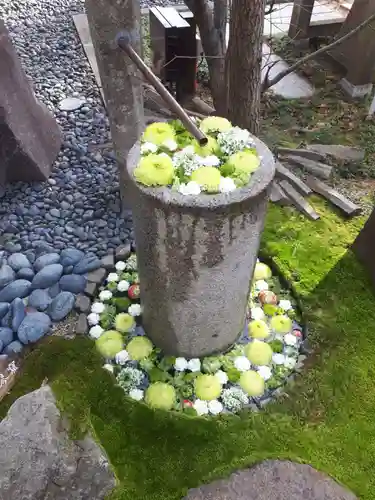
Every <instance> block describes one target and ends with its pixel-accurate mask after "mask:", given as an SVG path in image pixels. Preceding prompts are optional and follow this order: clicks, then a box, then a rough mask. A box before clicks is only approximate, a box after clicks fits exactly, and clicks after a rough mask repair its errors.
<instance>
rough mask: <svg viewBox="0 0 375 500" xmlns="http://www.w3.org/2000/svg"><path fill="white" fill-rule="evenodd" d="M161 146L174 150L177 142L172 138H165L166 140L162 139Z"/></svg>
mask: <svg viewBox="0 0 375 500" xmlns="http://www.w3.org/2000/svg"><path fill="white" fill-rule="evenodd" d="M163 146H164V147H165V148H167V149H169V151H176V149H177V147H178V145H177V142H176V141H175V140H173V139H167V140H166V141H164V142H163Z"/></svg>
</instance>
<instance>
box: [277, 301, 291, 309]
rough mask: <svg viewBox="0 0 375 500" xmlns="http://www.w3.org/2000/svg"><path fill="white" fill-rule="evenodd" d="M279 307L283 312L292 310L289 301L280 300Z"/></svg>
mask: <svg viewBox="0 0 375 500" xmlns="http://www.w3.org/2000/svg"><path fill="white" fill-rule="evenodd" d="M279 307H281V309H283V310H284V311H289V310H290V309H293V307H292V303H291V302H290V300H284V299H282V300H280V302H279Z"/></svg>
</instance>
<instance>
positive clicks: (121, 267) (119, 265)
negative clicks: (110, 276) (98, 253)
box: [115, 260, 126, 271]
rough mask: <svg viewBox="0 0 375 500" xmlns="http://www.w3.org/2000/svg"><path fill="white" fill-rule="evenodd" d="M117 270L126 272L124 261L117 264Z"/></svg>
mask: <svg viewBox="0 0 375 500" xmlns="http://www.w3.org/2000/svg"><path fill="white" fill-rule="evenodd" d="M115 268H116V270H117V271H124V270H125V269H126V263H125V262H124V261H123V260H119V261H118V262H116V265H115Z"/></svg>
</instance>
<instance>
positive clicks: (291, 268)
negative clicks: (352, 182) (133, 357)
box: [0, 200, 375, 500]
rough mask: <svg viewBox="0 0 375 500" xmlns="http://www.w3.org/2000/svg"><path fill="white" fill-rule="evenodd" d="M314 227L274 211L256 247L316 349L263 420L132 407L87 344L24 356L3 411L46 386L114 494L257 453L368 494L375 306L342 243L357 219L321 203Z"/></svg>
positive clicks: (155, 487) (219, 468) (171, 493)
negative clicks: (295, 298) (98, 449)
mask: <svg viewBox="0 0 375 500" xmlns="http://www.w3.org/2000/svg"><path fill="white" fill-rule="evenodd" d="M314 203H315V206H316V207H318V209H319V211H320V213H321V214H323V217H322V219H321V220H320V221H317V222H310V221H308V220H306V219H305V218H303V217H302V216H301V215H299V214H297V213H296V212H294V211H293V210H291V209H280V208H277V207H270V210H269V214H268V220H267V224H266V229H265V231H264V237H263V244H262V249H263V252H265V253H267V254H268V255H271V256H272V257H273V258H274V260H275V261H276V263H277V265H278V266H279V267H280V269H281V270H282V271H283V273H284V274H285V275H286V276H287V277H288V278H289V279H290V280H292V282H293V285H294V287H295V290H296V291H297V292H298V294H299V295H300V296H301V297H302V300H303V305H304V309H305V312H306V314H307V317H308V319H309V324H310V336H311V341H312V344H313V345H314V346H315V353H314V355H313V356H312V357H311V358H310V362H309V364H308V367H306V369H305V372H304V373H303V375H302V376H301V377H300V378H298V379H297V380H296V382H295V383H294V385H293V387H290V388H289V390H288V396H286V397H284V398H282V399H280V400H279V401H278V402H277V403H274V404H272V405H271V406H269V407H267V409H266V410H265V411H263V412H260V413H258V414H249V413H244V414H243V415H241V416H237V417H234V416H231V417H227V418H219V419H217V420H205V419H202V418H191V417H188V416H184V415H181V414H178V415H174V414H168V413H164V412H153V411H152V410H150V409H149V408H147V407H145V406H144V405H142V404H139V403H134V402H132V401H129V400H127V399H126V398H125V397H124V396H123V394H122V391H121V389H119V388H117V387H115V385H114V383H113V380H112V378H111V375H110V374H109V373H107V372H105V371H104V370H102V369H101V360H100V359H99V357H98V355H97V354H96V352H95V350H94V348H93V343H92V342H91V341H90V340H89V339H86V338H76V339H75V340H64V339H62V338H49V339H47V340H46V341H45V342H44V343H43V344H40V345H39V346H38V347H37V348H36V349H35V350H34V351H33V352H32V353H31V354H30V355H29V356H28V358H27V359H26V361H25V363H24V368H23V373H22V376H20V378H19V381H18V383H17V384H16V385H15V387H14V389H13V390H12V392H11V394H10V395H9V396H8V397H7V398H5V399H4V400H3V402H2V404H1V406H0V410H1V415H2V416H3V415H5V413H6V411H7V409H8V408H9V405H10V404H11V403H12V402H13V401H14V400H15V399H16V398H17V397H19V396H20V395H21V394H24V393H25V392H27V391H30V390H32V389H35V388H37V387H39V386H40V384H41V382H42V381H43V380H45V379H47V380H48V382H49V383H50V384H51V385H52V388H53V390H54V392H55V394H56V396H57V399H58V403H59V405H60V407H61V408H62V409H63V410H65V411H66V412H67V413H68V414H69V415H70V417H71V419H72V423H73V432H74V433H75V434H79V433H80V432H82V431H84V430H85V429H87V428H90V429H91V430H92V431H93V433H94V434H95V436H96V438H97V439H98V441H99V442H100V443H101V444H102V445H103V447H104V448H105V450H106V451H107V453H108V456H109V460H110V462H111V464H112V466H113V468H114V470H115V472H116V475H117V478H118V482H119V484H118V488H117V490H116V491H115V492H114V493H113V495H112V497H111V498H113V499H118V500H119V499H121V500H127V499H129V500H130V499H131V500H135V499H139V500H141V499H142V500H172V499H173V500H177V499H181V498H182V497H183V496H184V494H185V493H186V491H187V489H188V488H190V487H195V486H197V485H199V484H200V483H202V482H207V481H210V480H212V479H213V478H216V477H219V476H225V475H227V474H229V473H230V472H231V471H233V470H234V469H237V468H242V467H246V466H249V465H252V464H254V463H255V462H258V461H260V460H262V459H264V458H275V457H278V458H288V459H291V460H295V461H301V462H308V463H310V464H312V465H313V466H314V467H316V468H318V469H320V470H323V471H325V472H327V473H328V474H330V475H332V476H333V477H335V478H336V479H337V480H338V481H340V482H342V483H344V484H345V485H346V486H347V487H348V488H350V489H352V490H353V492H355V493H356V494H357V495H358V497H359V498H361V499H362V500H373V499H374V498H375V494H374V491H375V476H374V474H373V471H374V466H375V418H374V415H375V386H374V380H375V329H374V324H375V308H374V297H373V295H372V292H371V288H370V284H369V283H368V281H367V279H366V276H365V273H364V271H363V269H362V268H361V266H360V265H359V264H358V263H357V262H356V260H355V258H354V256H353V254H352V253H351V252H350V251H348V247H349V246H350V244H351V242H352V241H353V239H354V237H355V235H356V234H357V232H358V231H359V229H360V227H361V226H362V225H363V222H364V221H363V219H360V218H357V219H354V220H352V221H343V220H342V219H341V218H339V216H337V215H336V214H335V213H334V212H332V211H331V209H327V207H326V206H325V204H324V203H323V202H321V201H320V200H315V201H314Z"/></svg>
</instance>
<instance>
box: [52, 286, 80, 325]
mask: <svg viewBox="0 0 375 500" xmlns="http://www.w3.org/2000/svg"><path fill="white" fill-rule="evenodd" d="M74 302H75V297H74V295H73V294H72V293H71V292H60V293H59V294H58V295H57V296H56V297H55V298H54V299H53V301H52V302H51V305H50V307H49V310H48V312H49V315H50V316H51V318H52V320H53V321H61V320H62V319H64V318H65V317H66V316H67V315H68V314H69V313H70V312H71V310H72V309H73V307H74Z"/></svg>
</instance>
